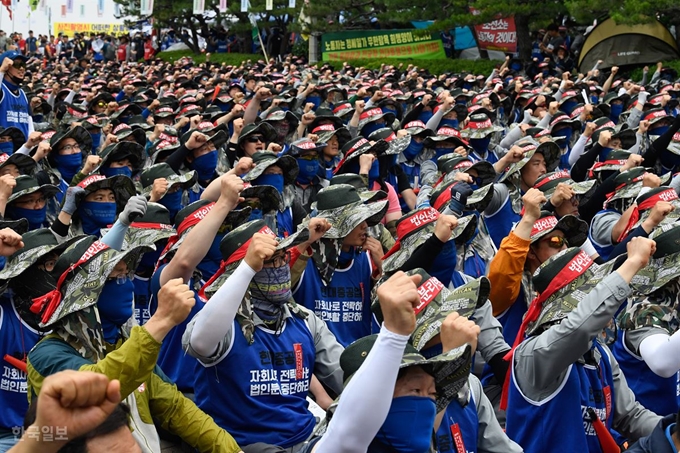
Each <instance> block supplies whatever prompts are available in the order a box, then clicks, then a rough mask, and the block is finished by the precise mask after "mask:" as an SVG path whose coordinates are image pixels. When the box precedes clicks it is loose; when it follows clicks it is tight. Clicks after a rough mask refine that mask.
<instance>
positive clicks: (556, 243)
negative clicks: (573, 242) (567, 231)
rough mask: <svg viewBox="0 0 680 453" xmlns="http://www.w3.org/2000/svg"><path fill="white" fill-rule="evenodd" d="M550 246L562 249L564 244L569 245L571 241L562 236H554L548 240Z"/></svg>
mask: <svg viewBox="0 0 680 453" xmlns="http://www.w3.org/2000/svg"><path fill="white" fill-rule="evenodd" d="M547 244H548V247H550V248H552V249H561V248H562V246H567V247H569V241H567V239H566V238H563V237H561V236H553V237H551V238H550V239H548V241H547Z"/></svg>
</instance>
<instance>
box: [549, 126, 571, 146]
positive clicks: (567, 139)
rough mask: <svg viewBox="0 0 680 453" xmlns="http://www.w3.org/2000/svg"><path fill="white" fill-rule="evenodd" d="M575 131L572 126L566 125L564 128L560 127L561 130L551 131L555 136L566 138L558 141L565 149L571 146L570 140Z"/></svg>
mask: <svg viewBox="0 0 680 453" xmlns="http://www.w3.org/2000/svg"><path fill="white" fill-rule="evenodd" d="M573 133H574V131H573V130H572V128H570V127H565V128H563V129H560V130H559V131H555V132H551V133H550V135H552V136H553V137H564V138H565V140H561V141H559V142H557V143H558V144H559V145H560V148H562V149H565V148H567V147H569V142H570V141H571V136H572V135H573Z"/></svg>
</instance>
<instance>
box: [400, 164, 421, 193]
mask: <svg viewBox="0 0 680 453" xmlns="http://www.w3.org/2000/svg"><path fill="white" fill-rule="evenodd" d="M399 165H401V169H402V170H404V174H405V175H406V176H407V177H408V182H409V183H410V184H411V187H413V188H414V189H416V188H418V187H420V164H415V163H409V162H402V163H401V164H399ZM395 187H396V186H395Z"/></svg>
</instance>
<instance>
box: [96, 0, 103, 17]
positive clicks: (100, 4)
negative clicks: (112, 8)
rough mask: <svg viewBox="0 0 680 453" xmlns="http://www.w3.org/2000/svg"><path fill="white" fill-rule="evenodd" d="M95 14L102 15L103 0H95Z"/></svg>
mask: <svg viewBox="0 0 680 453" xmlns="http://www.w3.org/2000/svg"><path fill="white" fill-rule="evenodd" d="M97 15H98V16H103V15H104V0H97Z"/></svg>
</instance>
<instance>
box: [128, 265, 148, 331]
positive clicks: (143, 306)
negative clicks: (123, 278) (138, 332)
mask: <svg viewBox="0 0 680 453" xmlns="http://www.w3.org/2000/svg"><path fill="white" fill-rule="evenodd" d="M132 283H134V285H135V319H136V320H137V324H139V325H140V326H143V325H144V324H146V322H147V321H148V320H149V318H150V317H151V310H150V307H149V297H150V296H151V279H149V278H142V277H140V276H139V275H135V278H134V279H133V280H132Z"/></svg>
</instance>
